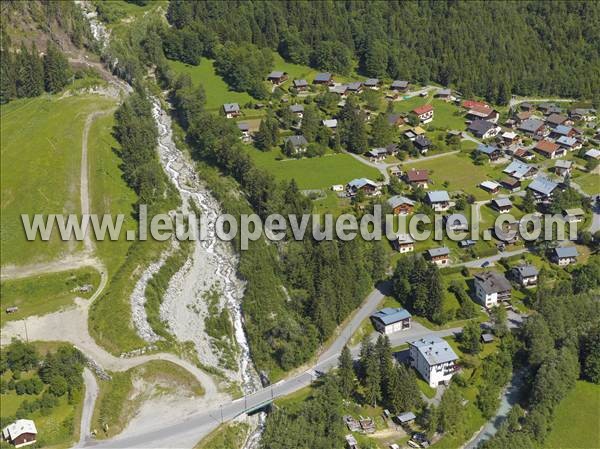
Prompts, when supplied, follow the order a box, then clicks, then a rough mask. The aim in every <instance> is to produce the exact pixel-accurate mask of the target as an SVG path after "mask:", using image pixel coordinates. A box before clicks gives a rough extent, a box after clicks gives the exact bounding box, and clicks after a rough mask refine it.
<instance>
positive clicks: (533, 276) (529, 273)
mask: <svg viewBox="0 0 600 449" xmlns="http://www.w3.org/2000/svg"><path fill="white" fill-rule="evenodd" d="M512 275H513V278H514V280H516V281H517V282H518V283H519V284H520V285H521V286H522V287H526V288H527V287H535V286H536V285H537V281H538V275H539V271H538V269H537V268H536V267H535V266H534V265H531V264H523V265H519V266H516V267H514V268H513V269H512Z"/></svg>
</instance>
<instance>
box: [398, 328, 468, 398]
mask: <svg viewBox="0 0 600 449" xmlns="http://www.w3.org/2000/svg"><path fill="white" fill-rule="evenodd" d="M408 348H409V354H410V364H411V366H412V367H413V368H415V369H416V370H417V371H418V372H419V374H420V375H421V376H422V377H423V379H425V381H426V382H427V383H428V384H429V386H430V387H432V388H436V387H437V386H438V385H440V384H446V383H448V382H449V381H450V379H452V376H454V374H455V373H456V372H458V366H457V364H456V361H457V360H458V356H457V355H456V353H455V352H454V350H453V349H452V348H451V347H450V345H449V344H448V342H447V341H446V340H443V339H441V338H440V337H438V336H434V335H430V336H427V337H423V338H421V339H420V340H415V341H413V342H410V343H408Z"/></svg>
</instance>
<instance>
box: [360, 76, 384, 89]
mask: <svg viewBox="0 0 600 449" xmlns="http://www.w3.org/2000/svg"><path fill="white" fill-rule="evenodd" d="M364 86H365V87H366V88H368V89H374V90H379V86H381V81H379V79H378V78H369V79H368V80H366V81H365V82H364Z"/></svg>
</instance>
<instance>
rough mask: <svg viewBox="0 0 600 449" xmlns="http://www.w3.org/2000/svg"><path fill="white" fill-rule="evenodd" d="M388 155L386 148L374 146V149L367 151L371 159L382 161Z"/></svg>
mask: <svg viewBox="0 0 600 449" xmlns="http://www.w3.org/2000/svg"><path fill="white" fill-rule="evenodd" d="M387 155H388V152H387V150H386V149H385V148H373V149H372V150H370V151H368V152H367V156H368V157H369V159H370V160H371V161H382V160H384V159H385V158H386V157H387Z"/></svg>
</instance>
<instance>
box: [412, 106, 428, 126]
mask: <svg viewBox="0 0 600 449" xmlns="http://www.w3.org/2000/svg"><path fill="white" fill-rule="evenodd" d="M412 112H413V114H415V115H416V116H417V118H418V119H419V121H420V122H421V123H429V122H430V121H432V120H433V106H431V105H430V104H425V105H423V106H419V107H418V108H415V109H413V110H412Z"/></svg>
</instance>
